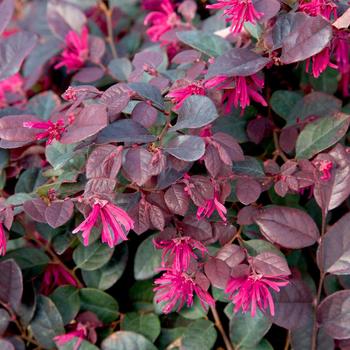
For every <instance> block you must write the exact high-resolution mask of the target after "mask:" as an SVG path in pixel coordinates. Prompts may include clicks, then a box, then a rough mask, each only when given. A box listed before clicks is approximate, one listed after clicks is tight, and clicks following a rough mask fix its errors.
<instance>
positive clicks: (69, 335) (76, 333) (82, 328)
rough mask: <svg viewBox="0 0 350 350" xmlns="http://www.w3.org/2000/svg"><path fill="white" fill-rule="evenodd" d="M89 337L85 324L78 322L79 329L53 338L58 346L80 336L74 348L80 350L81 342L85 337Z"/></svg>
mask: <svg viewBox="0 0 350 350" xmlns="http://www.w3.org/2000/svg"><path fill="white" fill-rule="evenodd" d="M87 337H88V330H87V328H86V327H85V326H84V325H81V324H78V327H77V329H75V330H73V331H71V332H68V333H66V334H61V335H57V336H56V337H54V338H53V340H54V342H55V343H56V345H57V346H64V345H65V344H67V343H69V342H70V341H71V340H73V339H74V338H78V339H77V341H76V343H75V344H74V347H73V350H78V349H79V348H80V345H81V343H82V342H83V341H84V339H87Z"/></svg>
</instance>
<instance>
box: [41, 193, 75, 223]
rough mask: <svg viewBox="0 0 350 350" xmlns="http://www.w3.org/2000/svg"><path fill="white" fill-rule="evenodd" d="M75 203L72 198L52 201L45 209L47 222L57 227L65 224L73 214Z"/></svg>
mask: <svg viewBox="0 0 350 350" xmlns="http://www.w3.org/2000/svg"><path fill="white" fill-rule="evenodd" d="M73 210H74V204H73V202H72V201H71V200H70V199H66V200H64V201H56V202H52V203H51V204H50V205H49V206H48V207H47V209H46V210H45V219H46V221H47V223H48V224H49V225H50V226H51V227H53V228H57V227H60V226H62V225H64V224H65V223H66V222H67V221H68V220H69V219H70V218H71V216H72V215H73Z"/></svg>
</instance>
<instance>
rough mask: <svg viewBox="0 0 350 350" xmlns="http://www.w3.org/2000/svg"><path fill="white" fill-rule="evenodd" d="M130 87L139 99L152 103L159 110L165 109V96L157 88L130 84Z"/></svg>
mask: <svg viewBox="0 0 350 350" xmlns="http://www.w3.org/2000/svg"><path fill="white" fill-rule="evenodd" d="M128 86H129V88H130V89H131V90H133V91H134V92H135V93H136V94H137V95H138V96H139V97H141V98H143V99H145V100H146V101H150V102H152V103H153V105H154V106H155V107H157V108H159V109H164V100H163V96H162V94H161V93H160V91H159V89H158V88H156V87H155V86H153V85H151V84H148V83H129V84H128Z"/></svg>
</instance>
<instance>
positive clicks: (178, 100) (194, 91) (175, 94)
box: [166, 82, 205, 110]
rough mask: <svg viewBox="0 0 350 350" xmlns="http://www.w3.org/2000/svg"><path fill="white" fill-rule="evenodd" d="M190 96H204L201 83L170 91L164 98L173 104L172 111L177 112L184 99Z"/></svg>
mask: <svg viewBox="0 0 350 350" xmlns="http://www.w3.org/2000/svg"><path fill="white" fill-rule="evenodd" d="M192 95H202V96H204V95H205V88H204V86H203V84H202V83H201V82H193V83H191V84H188V85H187V86H184V87H179V88H176V89H173V90H171V91H170V92H169V93H168V94H167V96H166V97H168V98H170V99H171V102H172V103H174V104H175V107H174V110H178V109H179V108H181V106H182V105H183V103H184V101H185V100H186V98H188V97H190V96H192Z"/></svg>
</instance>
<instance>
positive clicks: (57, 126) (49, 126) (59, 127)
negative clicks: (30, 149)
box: [23, 119, 66, 145]
mask: <svg viewBox="0 0 350 350" xmlns="http://www.w3.org/2000/svg"><path fill="white" fill-rule="evenodd" d="M23 127H25V128H29V129H41V130H45V131H43V132H40V133H38V134H37V135H36V139H37V140H43V139H46V138H47V140H46V144H47V145H49V144H50V143H52V141H53V140H57V141H59V140H60V139H61V137H62V134H63V133H64V132H65V131H66V127H65V126H64V121H63V119H59V120H57V122H55V123H54V122H52V121H51V120H48V121H42V120H38V121H35V122H24V123H23Z"/></svg>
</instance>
